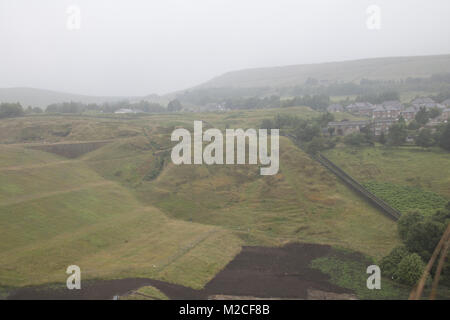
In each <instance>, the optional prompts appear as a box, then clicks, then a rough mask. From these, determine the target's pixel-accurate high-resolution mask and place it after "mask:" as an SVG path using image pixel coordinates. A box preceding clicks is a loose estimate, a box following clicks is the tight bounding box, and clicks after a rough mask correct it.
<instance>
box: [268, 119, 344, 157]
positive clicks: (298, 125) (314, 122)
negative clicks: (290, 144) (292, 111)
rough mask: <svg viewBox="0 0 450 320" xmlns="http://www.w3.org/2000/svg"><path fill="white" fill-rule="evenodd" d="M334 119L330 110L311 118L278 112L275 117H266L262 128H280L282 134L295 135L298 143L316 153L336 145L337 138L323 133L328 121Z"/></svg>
mask: <svg viewBox="0 0 450 320" xmlns="http://www.w3.org/2000/svg"><path fill="white" fill-rule="evenodd" d="M333 120H334V116H333V115H332V114H331V113H328V112H327V113H323V114H322V115H320V116H319V117H316V118H313V119H310V120H305V119H300V118H298V117H296V116H291V115H282V114H278V115H276V116H275V117H274V118H273V119H264V120H263V121H262V123H261V128H262V129H280V130H281V132H282V134H287V135H289V136H291V137H294V138H295V139H296V141H297V143H299V144H300V145H302V146H303V147H304V148H305V149H306V150H307V151H308V152H310V153H313V154H314V153H316V152H318V151H321V150H326V149H330V148H334V146H335V145H336V138H333V137H329V136H328V135H324V134H323V132H324V130H325V128H326V126H327V124H328V122H330V121H333Z"/></svg>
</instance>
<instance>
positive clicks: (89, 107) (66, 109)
mask: <svg viewBox="0 0 450 320" xmlns="http://www.w3.org/2000/svg"><path fill="white" fill-rule="evenodd" d="M122 108H127V109H132V110H137V111H141V112H147V113H162V112H166V108H164V107H163V106H161V105H160V104H158V103H152V102H148V101H144V100H142V101H140V102H137V103H133V104H130V103H129V102H128V101H117V102H112V103H103V104H96V103H89V104H85V103H81V102H73V101H71V102H62V103H54V104H51V105H49V106H47V108H46V110H45V112H47V113H76V114H79V113H83V112H89V111H95V112H104V113H114V112H115V111H117V110H119V109H122Z"/></svg>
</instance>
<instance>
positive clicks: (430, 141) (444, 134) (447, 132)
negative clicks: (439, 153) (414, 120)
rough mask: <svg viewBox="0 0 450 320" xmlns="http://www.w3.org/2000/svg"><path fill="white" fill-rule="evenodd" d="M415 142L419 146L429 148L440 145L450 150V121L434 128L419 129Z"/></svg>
mask: <svg viewBox="0 0 450 320" xmlns="http://www.w3.org/2000/svg"><path fill="white" fill-rule="evenodd" d="M408 127H409V126H408ZM417 131H418V133H417ZM414 142H415V143H416V145H417V146H419V147H423V148H429V147H433V146H439V147H441V148H442V149H445V150H447V151H450V122H448V123H447V124H442V125H440V126H438V127H437V128H435V129H434V130H432V129H430V128H420V129H417V130H416V135H415V138H414Z"/></svg>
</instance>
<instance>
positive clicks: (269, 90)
mask: <svg viewBox="0 0 450 320" xmlns="http://www.w3.org/2000/svg"><path fill="white" fill-rule="evenodd" d="M449 79H450V73H443V74H435V75H432V76H431V77H424V78H407V79H402V80H369V79H362V80H361V81H359V83H357V82H323V81H319V80H318V79H315V78H309V79H307V80H306V81H305V83H304V84H303V85H297V86H291V87H277V88H273V87H254V88H232V87H225V88H199V89H195V90H187V91H184V92H183V93H180V94H178V95H177V99H178V100H179V101H180V102H181V103H186V104H192V105H198V106H204V105H207V104H211V103H215V104H224V102H225V103H228V105H229V107H230V109H235V108H236V109H244V108H247V109H249V108H264V107H266V106H262V105H263V104H264V103H263V102H262V101H257V100H259V99H264V98H263V97H271V96H279V97H296V98H293V99H290V100H295V99H297V101H295V102H293V104H291V105H307V106H311V107H315V106H317V108H322V107H323V106H324V102H326V101H324V98H326V97H330V96H357V98H356V99H353V101H350V99H349V100H348V101H347V102H348V103H351V102H354V101H356V102H358V101H368V102H371V103H381V102H383V101H388V100H397V99H398V96H399V94H398V93H400V92H411V91H426V92H443V93H441V94H439V95H438V96H436V97H433V98H434V100H435V101H438V102H441V101H444V100H445V99H448V98H450V80H449ZM380 92H381V93H380ZM307 96H309V98H307ZM314 96H315V98H311V97H314ZM302 99H305V100H302ZM325 100H326V99H325ZM273 102H275V101H273ZM278 102H279V101H278ZM281 104H283V100H281ZM276 105H277V104H276V103H275V104H273V105H271V106H270V107H276Z"/></svg>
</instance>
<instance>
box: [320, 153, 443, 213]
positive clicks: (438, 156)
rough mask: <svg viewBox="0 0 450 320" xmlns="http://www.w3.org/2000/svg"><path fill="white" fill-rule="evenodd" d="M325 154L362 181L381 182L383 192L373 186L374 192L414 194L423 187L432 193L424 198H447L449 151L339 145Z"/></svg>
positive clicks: (412, 195) (410, 195)
mask: <svg viewBox="0 0 450 320" xmlns="http://www.w3.org/2000/svg"><path fill="white" fill-rule="evenodd" d="M325 155H326V156H327V157H329V158H330V160H332V161H334V162H335V163H336V164H337V165H339V166H340V167H341V168H343V169H344V171H346V172H347V173H349V174H350V175H351V176H353V177H354V178H356V179H357V180H358V181H360V182H362V183H372V184H373V185H374V184H375V183H378V184H379V183H384V186H385V191H384V192H383V191H381V190H380V188H375V189H377V192H381V193H384V194H386V193H389V190H387V188H390V189H392V188H394V189H395V190H397V191H398V190H403V191H402V192H403V194H405V191H406V193H407V194H409V195H408V196H409V197H414V196H417V194H418V192H419V193H420V190H423V191H424V193H426V192H432V193H435V194H436V195H435V196H433V195H431V194H429V193H428V194H427V195H428V198H433V199H435V198H443V199H444V201H445V200H446V201H449V200H450V174H449V173H448V172H449V168H450V153H448V152H445V151H443V150H442V149H433V150H431V151H427V150H424V149H422V148H419V147H399V148H388V147H382V146H376V147H362V148H359V149H355V148H351V147H344V146H341V147H337V148H335V149H332V150H328V151H326V152H325ZM408 187H411V188H408ZM425 197H427V196H426V195H425ZM387 200H388V201H389V199H387ZM441 202H442V200H441ZM403 206H404V205H403ZM408 208H412V207H408ZM425 209H426V208H425Z"/></svg>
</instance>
